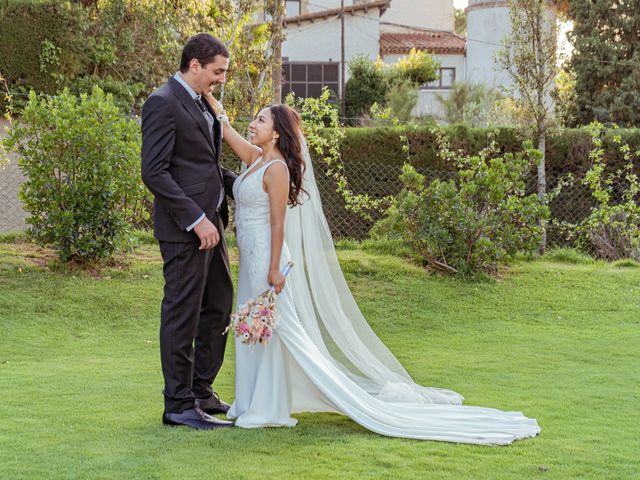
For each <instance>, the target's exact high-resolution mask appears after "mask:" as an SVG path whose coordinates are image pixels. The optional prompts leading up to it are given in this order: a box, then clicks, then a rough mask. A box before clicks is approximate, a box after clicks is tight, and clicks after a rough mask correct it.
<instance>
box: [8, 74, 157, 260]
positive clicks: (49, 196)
mask: <svg viewBox="0 0 640 480" xmlns="http://www.w3.org/2000/svg"><path fill="white" fill-rule="evenodd" d="M3 144H4V146H5V147H6V148H7V150H8V151H13V152H15V153H17V154H18V155H19V166H20V169H21V170H22V171H23V173H24V174H25V175H26V177H27V180H26V182H24V183H23V185H22V187H21V192H20V197H21V200H22V202H23V205H24V208H25V210H26V211H27V212H28V213H29V215H30V216H29V218H28V219H27V223H28V224H30V228H29V234H30V235H31V237H32V238H33V239H34V240H36V241H37V242H38V243H41V244H51V245H53V247H54V248H55V249H56V250H57V252H58V254H59V256H60V259H61V260H62V261H63V262H67V261H76V262H79V263H83V262H87V261H95V260H100V259H103V258H106V257H109V256H110V255H112V254H113V253H114V252H116V251H117V250H118V249H119V247H122V246H124V245H126V234H127V233H128V231H129V228H130V227H129V225H130V223H131V222H134V221H135V220H141V217H148V213H147V211H146V209H145V208H144V205H146V204H147V203H146V202H147V201H148V199H147V198H146V197H147V196H148V193H147V192H146V189H145V188H144V186H143V184H142V182H141V181H140V173H139V161H140V129H139V126H138V124H137V123H136V122H135V121H134V120H132V119H128V118H126V117H123V116H122V115H121V114H120V112H119V110H118V108H117V107H116V106H115V104H114V102H113V98H112V96H111V95H109V94H105V93H104V92H103V91H102V90H100V89H99V88H97V87H96V88H94V89H93V92H92V93H91V95H86V94H83V95H81V96H80V97H79V98H78V97H75V96H73V95H71V94H70V93H68V92H67V91H64V92H63V93H62V94H61V95H59V96H57V97H50V98H48V99H46V100H42V99H38V98H37V96H36V94H35V93H34V92H31V95H30V97H29V102H28V103H27V105H26V107H25V110H24V113H23V116H22V118H21V122H20V123H19V124H16V125H15V126H14V128H12V129H11V130H10V131H9V134H8V136H7V137H6V138H5V139H4V140H3Z"/></svg>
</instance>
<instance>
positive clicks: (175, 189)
mask: <svg viewBox="0 0 640 480" xmlns="http://www.w3.org/2000/svg"><path fill="white" fill-rule="evenodd" d="M205 104H206V105H207V108H209V106H208V104H207V103H206V102H205ZM211 113H212V115H213V118H214V124H213V132H214V134H213V135H211V133H210V130H209V126H208V124H207V120H206V119H205V117H204V115H203V114H202V112H201V111H200V109H199V107H198V105H197V104H196V103H195V101H194V100H193V98H191V96H190V95H189V93H188V92H187V91H186V90H185V89H184V87H183V86H182V85H180V83H178V82H177V81H176V80H175V79H174V78H170V79H169V81H168V82H167V83H166V84H164V85H163V86H162V87H160V88H159V89H158V90H156V91H155V92H153V93H152V94H151V95H150V96H149V98H148V99H147V101H146V102H145V103H144V106H143V107H142V181H143V182H144V184H145V185H146V186H147V187H148V188H149V190H151V192H152V193H153V195H154V201H153V231H154V235H155V237H156V239H158V240H159V241H167V242H197V241H199V240H198V236H197V235H196V234H195V232H194V231H193V230H192V231H190V232H187V231H186V228H187V227H188V226H189V225H191V224H192V223H194V222H195V221H196V220H197V219H198V218H199V217H200V216H201V215H202V213H203V212H204V214H205V215H206V216H207V218H208V219H210V220H212V219H213V217H214V215H216V213H219V214H220V215H221V217H222V220H223V223H224V225H225V227H226V225H227V221H228V209H227V202H226V198H225V199H224V201H223V202H222V205H221V206H220V208H216V207H217V205H218V201H219V199H220V192H221V191H225V192H226V193H227V194H229V195H232V187H233V181H234V180H235V177H236V176H235V174H234V173H232V172H230V171H228V170H226V169H223V168H221V166H220V164H219V159H220V152H221V146H222V145H221V143H222V134H221V133H222V130H221V129H222V126H221V125H220V122H218V120H217V119H216V118H215V115H214V114H213V112H211ZM214 224H215V222H214ZM220 233H222V232H220Z"/></svg>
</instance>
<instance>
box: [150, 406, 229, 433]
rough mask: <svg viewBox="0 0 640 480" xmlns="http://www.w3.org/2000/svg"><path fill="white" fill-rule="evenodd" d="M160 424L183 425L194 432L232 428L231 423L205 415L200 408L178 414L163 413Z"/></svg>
mask: <svg viewBox="0 0 640 480" xmlns="http://www.w3.org/2000/svg"><path fill="white" fill-rule="evenodd" d="M162 423H164V424H165V425H184V426H186V427H191V428H195V429H196V430H211V429H213V428H223V427H233V422H228V421H226V420H221V419H219V418H216V417H212V416H211V415H207V414H206V413H204V412H203V411H202V410H201V409H200V408H198V407H197V406H196V407H193V408H190V409H189V410H185V411H184V412H180V413H166V412H165V413H164V414H163V415H162Z"/></svg>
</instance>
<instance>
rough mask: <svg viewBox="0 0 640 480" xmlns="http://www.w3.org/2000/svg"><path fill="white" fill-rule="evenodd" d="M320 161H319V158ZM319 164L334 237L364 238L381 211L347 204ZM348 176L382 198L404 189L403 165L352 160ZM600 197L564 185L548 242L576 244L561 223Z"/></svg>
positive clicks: (616, 190) (431, 174)
mask: <svg viewBox="0 0 640 480" xmlns="http://www.w3.org/2000/svg"><path fill="white" fill-rule="evenodd" d="M318 163H319V162H318ZM314 166H315V168H316V180H317V182H318V187H319V189H320V195H321V197H322V202H323V208H324V213H325V215H326V217H327V221H328V223H329V226H330V227H331V232H332V234H333V236H334V238H352V239H357V240H361V239H364V238H366V237H367V236H368V234H369V231H370V229H371V227H372V226H373V224H374V223H375V221H376V220H378V219H379V218H380V215H373V221H367V220H365V219H363V218H362V217H361V216H360V215H358V214H355V213H353V212H350V211H348V210H347V209H346V207H345V202H344V200H343V198H342V196H341V195H340V194H338V193H337V192H336V187H337V185H336V183H335V181H334V180H333V179H332V178H330V177H328V176H326V175H324V172H325V171H326V169H325V168H323V166H322V165H320V166H318V164H316V165H314ZM345 169H346V176H347V178H348V179H349V183H350V186H351V189H352V191H353V192H354V193H356V194H359V193H362V194H364V193H367V194H369V196H371V197H374V198H379V197H382V196H386V195H397V194H398V193H399V192H400V190H401V189H402V182H401V181H400V180H399V176H400V174H401V171H402V167H401V166H399V165H388V164H369V163H366V162H350V163H349V164H347V165H345ZM416 170H417V171H418V172H419V173H421V174H422V175H424V176H425V177H426V179H427V182H430V181H432V180H434V179H436V178H439V179H441V180H448V179H451V178H454V177H455V175H456V173H455V172H451V171H438V170H432V169H425V168H416ZM559 181H560V178H554V177H550V178H547V190H548V191H552V190H553V189H555V187H556V186H557V184H558V182H559ZM526 185H527V194H535V193H536V192H537V178H536V175H535V173H534V172H532V173H531V174H530V175H529V176H528V177H527V178H526ZM625 189H626V185H623V184H617V185H614V186H613V188H612V198H611V201H612V203H614V204H615V203H616V202H619V201H621V200H622V197H623V193H624V191H625ZM595 205H596V201H595V199H594V197H593V195H592V194H591V191H590V189H589V187H588V186H586V185H583V184H582V183H581V182H580V180H579V179H577V180H575V181H573V182H572V183H570V184H569V185H565V186H563V187H562V188H561V189H560V192H559V194H558V195H557V196H556V197H555V198H553V199H552V200H551V202H550V205H549V207H550V212H551V220H552V221H551V222H550V223H549V224H548V226H547V244H548V245H549V246H566V247H575V246H576V238H575V236H572V235H570V234H569V233H570V232H567V231H566V229H564V228H562V227H559V226H558V224H563V223H568V224H577V223H579V222H580V221H581V220H583V219H585V218H586V217H587V216H588V215H589V213H590V212H591V209H592V208H593V207H594V206H595ZM588 250H589V251H588V252H587V253H590V254H596V253H597V252H596V251H595V247H588Z"/></svg>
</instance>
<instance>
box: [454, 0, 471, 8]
mask: <svg viewBox="0 0 640 480" xmlns="http://www.w3.org/2000/svg"><path fill="white" fill-rule="evenodd" d="M468 3H469V0H453V6H454V7H455V8H466V7H467V5H468Z"/></svg>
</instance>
